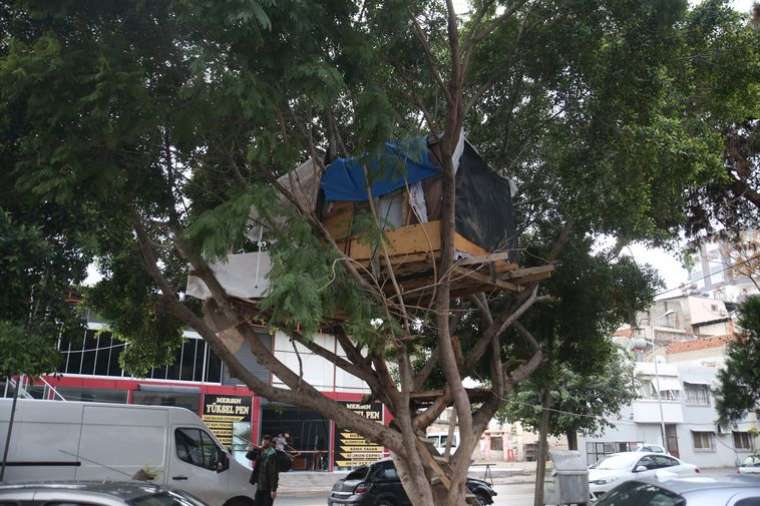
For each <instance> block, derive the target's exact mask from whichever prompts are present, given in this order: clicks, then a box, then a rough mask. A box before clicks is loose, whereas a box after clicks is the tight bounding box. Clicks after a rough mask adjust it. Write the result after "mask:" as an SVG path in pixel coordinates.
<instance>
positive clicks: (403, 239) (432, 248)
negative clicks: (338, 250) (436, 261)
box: [351, 221, 441, 261]
mask: <svg viewBox="0 0 760 506" xmlns="http://www.w3.org/2000/svg"><path fill="white" fill-rule="evenodd" d="M385 238H386V240H387V241H388V253H389V254H390V256H391V257H396V256H399V255H401V256H403V255H409V254H415V253H417V254H420V253H422V254H428V253H435V252H437V251H439V250H440V249H441V247H440V244H441V224H440V222H439V221H431V222H429V223H423V224H419V225H409V226H407V227H401V228H397V229H395V230H388V231H386V232H385ZM428 241H429V242H428ZM372 253H373V251H372V247H371V246H370V245H369V244H366V242H362V241H360V240H359V238H357V237H354V238H352V239H351V258H353V259H354V260H359V261H363V260H369V259H370V258H371V257H372Z"/></svg>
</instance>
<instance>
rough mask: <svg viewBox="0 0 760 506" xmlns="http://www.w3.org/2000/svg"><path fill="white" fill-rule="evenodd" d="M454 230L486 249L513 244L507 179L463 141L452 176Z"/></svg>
mask: <svg viewBox="0 0 760 506" xmlns="http://www.w3.org/2000/svg"><path fill="white" fill-rule="evenodd" d="M456 231H457V232H458V233H459V234H460V235H462V236H463V237H464V238H465V239H467V240H469V241H471V242H473V243H475V244H477V245H478V246H480V247H481V248H483V249H485V250H486V251H489V252H493V251H505V250H511V251H513V252H514V250H515V249H516V248H517V233H516V230H515V216H514V210H513V208H512V195H511V193H510V188H509V182H508V181H507V180H506V179H503V178H501V177H499V176H498V175H497V174H495V173H494V172H492V171H491V169H489V168H488V166H487V165H486V163H485V162H484V161H483V159H482V158H480V155H478V153H477V152H476V151H475V149H473V147H472V146H470V143H469V142H466V141H465V146H464V152H463V153H462V158H461V159H460V161H459V169H458V170H457V176H456ZM513 258H514V256H513V255H510V259H513Z"/></svg>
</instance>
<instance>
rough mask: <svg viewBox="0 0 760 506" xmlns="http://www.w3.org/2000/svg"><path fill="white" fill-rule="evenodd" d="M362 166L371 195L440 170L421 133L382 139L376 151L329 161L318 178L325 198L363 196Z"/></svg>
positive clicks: (354, 198) (340, 198)
mask: <svg viewBox="0 0 760 506" xmlns="http://www.w3.org/2000/svg"><path fill="white" fill-rule="evenodd" d="M365 167H366V169H367V174H368V175H369V180H370V182H371V183H372V185H371V190H372V196H373V197H375V198H377V197H382V196H383V195H387V194H388V193H392V192H394V191H396V190H399V189H401V188H403V187H404V186H406V185H409V186H411V185H413V184H414V183H417V182H419V181H422V180H424V179H427V178H429V177H433V176H438V175H440V174H441V170H440V168H439V167H437V166H436V165H435V164H434V163H433V160H432V159H431V157H430V151H429V149H428V145H427V139H426V138H425V137H417V138H415V139H409V140H406V141H403V142H386V143H385V148H384V149H383V151H382V152H380V153H367V154H366V155H364V156H361V157H352V158H338V159H337V160H335V161H334V162H332V163H331V164H330V165H329V166H328V167H327V169H326V170H325V173H324V174H323V175H322V180H321V182H320V185H321V188H322V191H324V193H325V199H326V200H327V201H330V202H335V201H364V200H367V179H366V178H365V177H364V169H365Z"/></svg>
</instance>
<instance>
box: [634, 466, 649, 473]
mask: <svg viewBox="0 0 760 506" xmlns="http://www.w3.org/2000/svg"><path fill="white" fill-rule="evenodd" d="M647 470H649V468H648V467H647V466H636V468H635V469H634V470H633V472H634V473H641V472H644V471H647Z"/></svg>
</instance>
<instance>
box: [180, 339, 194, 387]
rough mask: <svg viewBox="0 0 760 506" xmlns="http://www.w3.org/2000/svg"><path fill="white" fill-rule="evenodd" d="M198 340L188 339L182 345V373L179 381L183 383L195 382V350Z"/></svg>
mask: <svg viewBox="0 0 760 506" xmlns="http://www.w3.org/2000/svg"><path fill="white" fill-rule="evenodd" d="M198 341H199V340H198V339H187V340H185V342H184V343H182V352H181V353H180V372H179V379H181V380H183V381H193V377H194V374H193V368H194V366H195V348H196V346H197V344H198Z"/></svg>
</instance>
